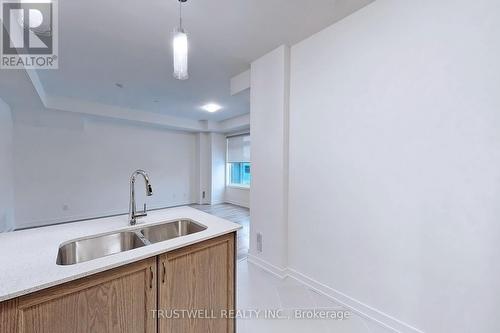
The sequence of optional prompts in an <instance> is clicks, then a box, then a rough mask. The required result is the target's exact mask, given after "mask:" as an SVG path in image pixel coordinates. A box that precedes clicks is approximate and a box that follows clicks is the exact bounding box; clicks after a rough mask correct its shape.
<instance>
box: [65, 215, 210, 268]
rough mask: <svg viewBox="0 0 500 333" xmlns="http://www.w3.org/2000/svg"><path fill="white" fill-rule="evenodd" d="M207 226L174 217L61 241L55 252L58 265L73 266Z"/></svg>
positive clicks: (183, 234) (204, 228) (193, 231)
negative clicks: (66, 241)
mask: <svg viewBox="0 0 500 333" xmlns="http://www.w3.org/2000/svg"><path fill="white" fill-rule="evenodd" d="M206 229H207V227H205V226H203V225H201V224H198V223H196V222H194V221H192V220H187V219H183V220H177V221H171V222H165V223H162V224H156V225H151V226H146V227H143V228H139V229H135V230H128V231H122V232H117V233H111V234H105V235H99V236H91V237H87V238H83V239H79V240H75V241H71V242H69V243H65V244H62V245H61V246H60V247H59V252H58V254H57V261H56V263H57V264H58V265H64V266H65V265H74V264H78V263H81V262H85V261H89V260H93V259H97V258H101V257H105V256H109V255H112V254H116V253H120V252H125V251H129V250H133V249H137V248H140V247H143V246H147V245H150V244H154V243H159V242H163V241H166V240H169V239H173V238H177V237H182V236H186V235H190V234H194V233H197V232H200V231H203V230H206Z"/></svg>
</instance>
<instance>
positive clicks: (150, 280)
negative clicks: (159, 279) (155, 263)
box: [149, 266, 154, 289]
mask: <svg viewBox="0 0 500 333" xmlns="http://www.w3.org/2000/svg"><path fill="white" fill-rule="evenodd" d="M149 273H150V274H151V276H150V277H149V289H153V278H154V277H153V268H152V267H151V266H150V267H149Z"/></svg>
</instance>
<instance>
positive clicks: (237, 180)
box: [226, 134, 252, 188]
mask: <svg viewBox="0 0 500 333" xmlns="http://www.w3.org/2000/svg"><path fill="white" fill-rule="evenodd" d="M251 169H252V168H251V162H250V135H248V134H245V135H236V136H230V137H228V138H227V177H226V179H227V184H228V186H237V187H248V188H249V187H250V182H251V180H252V173H251Z"/></svg>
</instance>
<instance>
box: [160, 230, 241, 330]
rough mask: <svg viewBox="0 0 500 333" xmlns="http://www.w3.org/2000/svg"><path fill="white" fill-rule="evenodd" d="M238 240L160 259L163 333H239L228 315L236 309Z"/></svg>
mask: <svg viewBox="0 0 500 333" xmlns="http://www.w3.org/2000/svg"><path fill="white" fill-rule="evenodd" d="M234 237H235V236H234V233H233V234H230V235H225V236H222V237H219V238H215V239H212V240H208V241H205V242H202V243H198V244H195V245H192V246H189V247H186V248H182V249H179V250H176V251H173V252H169V253H166V254H164V255H161V256H160V257H159V260H158V269H159V272H158V273H159V274H158V276H159V281H158V285H159V288H158V293H159V294H158V308H159V312H158V325H159V332H160V333H209V332H213V333H234V332H235V323H234V320H233V319H230V316H225V315H224V313H228V311H234V307H235V256H234V253H235V248H234V246H235V240H234V239H235V238H234ZM174 311H176V312H174ZM187 311H191V312H189V313H188V312H187ZM176 317H179V318H176ZM213 317H215V318H213Z"/></svg>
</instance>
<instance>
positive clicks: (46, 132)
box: [13, 110, 197, 228]
mask: <svg viewBox="0 0 500 333" xmlns="http://www.w3.org/2000/svg"><path fill="white" fill-rule="evenodd" d="M13 113H14V116H15V121H14V165H15V184H16V191H15V208H16V213H17V214H16V227H18V228H19V227H28V226H33V225H40V224H44V223H53V222H59V221H67V220H74V219H81V218H88V217H92V216H103V215H108V214H116V213H125V212H127V211H128V203H129V177H130V174H131V173H132V172H133V171H134V170H135V169H138V168H142V169H145V170H146V171H148V172H149V174H150V176H151V181H152V185H153V190H154V195H153V196H152V197H150V198H148V200H147V202H148V207H149V208H159V207H165V206H172V205H181V204H189V203H192V202H194V201H196V184H195V180H196V179H197V178H196V136H195V134H189V133H184V132H173V131H167V130H164V129H160V128H154V127H143V126H140V125H137V124H130V123H127V122H119V121H116V120H106V119H103V118H87V117H84V116H80V115H78V114H71V113H66V112H57V111H52V110H34V111H29V110H13ZM137 186H138V189H137V192H138V204H139V205H141V204H142V202H143V200H144V196H145V195H144V194H143V193H144V191H142V190H141V181H139V182H138V183H137Z"/></svg>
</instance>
